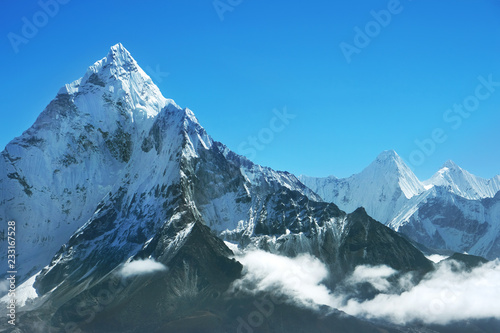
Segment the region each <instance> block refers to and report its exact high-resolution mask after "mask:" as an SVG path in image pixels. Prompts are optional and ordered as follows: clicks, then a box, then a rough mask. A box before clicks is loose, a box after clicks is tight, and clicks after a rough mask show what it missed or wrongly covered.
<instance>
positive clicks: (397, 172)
mask: <svg viewBox="0 0 500 333" xmlns="http://www.w3.org/2000/svg"><path fill="white" fill-rule="evenodd" d="M299 179H300V180H301V181H302V182H303V183H304V184H305V185H306V186H308V187H309V188H311V189H312V190H313V191H314V192H316V193H317V194H318V195H319V196H320V197H321V198H322V199H323V200H325V201H328V202H333V203H335V204H337V205H338V206H339V207H340V208H341V209H343V210H345V211H348V212H351V211H354V210H355V209H356V208H358V207H364V208H365V209H366V210H367V212H368V214H369V215H370V216H372V217H373V218H375V219H376V220H378V221H382V222H386V221H388V220H390V219H391V218H392V217H393V216H394V215H395V214H397V213H398V212H399V211H400V210H401V208H402V207H403V206H404V204H405V203H406V202H407V201H408V200H409V199H410V198H412V197H414V196H416V195H419V194H420V193H422V192H424V191H425V188H424V184H422V183H421V182H420V181H419V180H418V178H417V177H416V176H415V174H414V173H413V172H412V171H411V170H410V168H408V166H407V165H406V164H405V163H404V162H403V160H402V159H401V158H400V157H399V155H398V154H397V153H396V152H395V151H393V150H391V151H384V152H382V153H381V154H380V155H379V156H378V157H377V158H376V160H375V161H374V162H373V163H371V164H370V165H369V166H368V167H367V168H365V169H364V170H363V171H362V172H360V173H359V174H355V175H352V176H351V177H349V178H344V179H337V178H335V177H333V176H331V177H327V178H312V177H306V176H300V177H299Z"/></svg>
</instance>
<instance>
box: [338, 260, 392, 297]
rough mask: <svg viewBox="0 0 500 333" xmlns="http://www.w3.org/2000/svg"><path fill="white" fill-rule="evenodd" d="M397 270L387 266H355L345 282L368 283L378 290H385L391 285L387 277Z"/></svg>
mask: <svg viewBox="0 0 500 333" xmlns="http://www.w3.org/2000/svg"><path fill="white" fill-rule="evenodd" d="M396 273H397V271H396V270H395V269H392V268H390V267H388V266H357V267H356V269H355V270H354V272H353V273H352V275H351V276H350V277H349V278H347V280H346V283H347V284H354V285H356V284H360V283H365V282H367V283H370V284H371V285H372V286H373V287H374V288H375V289H377V290H378V291H387V290H389V288H390V287H391V284H390V283H389V281H387V278H388V277H391V276H393V275H394V274H396Z"/></svg>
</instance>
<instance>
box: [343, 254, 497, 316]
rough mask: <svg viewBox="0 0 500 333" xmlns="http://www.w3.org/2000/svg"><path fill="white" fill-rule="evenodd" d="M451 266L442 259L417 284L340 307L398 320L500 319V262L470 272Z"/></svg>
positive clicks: (352, 312) (359, 313) (354, 313)
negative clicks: (455, 269) (438, 264)
mask: <svg viewBox="0 0 500 333" xmlns="http://www.w3.org/2000/svg"><path fill="white" fill-rule="evenodd" d="M455 267H456V265H455ZM452 268H453V264H452V263H450V262H444V263H442V264H441V265H440V266H439V268H438V269H437V270H436V271H435V272H431V273H429V274H428V275H427V276H426V277H425V278H424V280H423V281H421V282H420V283H419V284H418V285H416V286H414V287H413V288H411V289H410V290H408V291H405V292H403V293H401V294H399V295H398V294H384V293H382V294H379V295H377V296H376V297H375V298H374V299H372V300H369V301H365V302H358V301H357V300H354V299H351V300H349V301H348V302H347V304H346V305H340V306H338V307H339V309H340V310H342V311H345V312H347V313H348V314H351V315H354V316H362V317H366V318H379V319H386V320H389V321H392V322H394V323H398V324H405V323H408V322H412V321H422V322H424V323H433V324H447V323H449V322H454V321H460V320H468V319H483V318H498V319H500V302H499V301H498V300H499V299H500V262H498V261H495V262H490V263H487V264H485V265H482V266H481V267H478V268H475V269H473V270H472V271H471V272H465V271H461V272H456V271H453V269H452Z"/></svg>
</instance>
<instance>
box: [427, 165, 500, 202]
mask: <svg viewBox="0 0 500 333" xmlns="http://www.w3.org/2000/svg"><path fill="white" fill-rule="evenodd" d="M424 186H425V187H426V188H430V187H432V186H443V187H446V188H447V189H448V191H450V192H451V193H454V194H456V195H458V196H460V197H462V198H465V199H470V200H477V199H484V198H492V197H494V196H495V194H496V193H498V191H500V176H495V177H493V178H491V179H484V178H481V177H477V176H474V175H473V174H471V173H469V172H468V171H467V170H464V169H462V168H460V167H459V166H458V165H456V164H455V163H454V162H453V161H447V162H446V163H445V164H444V165H443V167H442V168H441V169H440V170H439V171H438V172H437V173H436V174H435V175H434V176H432V177H431V178H430V179H429V180H426V181H424Z"/></svg>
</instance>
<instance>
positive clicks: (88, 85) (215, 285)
mask: <svg viewBox="0 0 500 333" xmlns="http://www.w3.org/2000/svg"><path fill="white" fill-rule="evenodd" d="M0 164H1V166H0V183H1V184H2V185H1V186H2V191H1V193H0V196H1V199H0V219H1V220H2V221H9V220H14V221H16V222H17V225H18V228H19V230H18V232H17V234H18V253H19V256H18V261H19V262H20V263H22V265H20V267H19V277H20V279H21V280H22V281H25V280H27V279H28V278H31V280H34V287H35V288H36V291H37V293H38V295H39V296H38V298H36V299H35V301H34V302H32V303H30V304H27V305H26V306H25V307H24V308H23V310H20V314H19V315H20V318H19V329H20V330H21V332H38V331H40V332H51V329H52V331H54V332H64V331H71V330H72V329H74V330H75V331H76V329H77V328H78V329H81V331H82V332H142V331H151V332H227V331H235V330H236V329H238V327H239V326H238V325H241V323H239V322H238V320H237V319H238V318H239V317H244V316H246V315H248V313H251V312H252V311H254V309H255V305H254V302H255V297H254V296H251V295H238V296H234V295H231V294H230V293H228V292H227V290H228V289H229V287H230V285H231V284H232V283H233V282H234V281H235V280H236V279H238V278H240V277H241V275H242V265H241V264H240V263H239V262H238V261H237V260H236V259H234V258H233V252H232V251H231V250H230V249H229V248H228V247H227V246H226V244H225V243H224V241H229V242H232V243H233V244H237V245H238V246H239V247H240V249H260V250H265V251H268V252H272V253H276V254H280V255H285V256H289V257H295V256H297V255H300V254H310V255H312V256H314V257H316V258H318V259H320V260H321V261H322V262H323V263H325V265H326V266H327V268H328V271H329V275H328V279H327V281H325V283H326V284H327V285H328V286H330V287H332V288H333V287H335V285H336V284H337V283H338V282H339V281H341V280H342V279H343V278H344V277H345V276H346V274H349V273H351V272H352V271H353V270H354V268H355V267H356V266H357V265H361V264H363V265H388V266H390V267H392V268H394V269H396V270H398V271H400V272H402V273H404V272H415V274H414V276H415V277H416V279H418V277H419V276H421V275H422V274H424V273H426V272H428V271H429V270H431V269H432V268H433V266H432V264H431V262H430V261H428V260H427V259H426V258H425V257H424V255H423V254H422V253H421V252H420V251H419V250H417V249H416V248H415V247H414V246H413V245H412V244H411V243H410V242H408V241H407V240H406V239H405V238H403V237H401V236H400V235H399V234H398V233H396V232H395V231H393V230H391V229H389V228H388V227H386V226H384V225H382V224H380V223H379V222H377V221H375V220H374V219H372V218H371V217H370V216H368V214H367V213H366V211H365V210H364V209H357V210H355V211H354V212H353V213H350V214H347V213H345V212H343V211H341V210H340V209H339V208H338V207H337V206H336V205H335V204H333V203H328V202H324V201H323V200H322V199H321V198H320V197H319V196H318V195H317V194H315V193H314V192H313V191H312V190H310V189H309V188H308V187H306V186H305V185H303V184H302V183H301V182H300V181H299V180H298V179H297V178H296V177H295V176H294V175H292V174H290V173H287V172H278V171H274V170H272V169H270V168H265V167H261V166H259V165H256V164H254V163H252V162H251V161H249V160H248V159H246V158H244V157H242V156H239V155H237V154H235V153H233V152H232V151H231V150H229V149H228V148H227V147H226V146H224V145H223V144H221V143H219V142H216V141H214V140H213V139H212V138H211V137H210V136H209V135H208V134H207V133H206V132H205V130H204V129H203V127H202V126H201V125H200V124H199V123H198V121H197V119H196V117H195V116H194V114H193V113H192V112H191V111H190V110H189V109H183V108H180V107H179V106H178V105H176V104H175V103H174V102H173V101H172V100H170V99H166V98H164V97H163V96H162V94H161V92H160V91H159V89H158V88H157V87H156V86H155V85H154V84H153V82H152V81H151V79H150V78H149V77H148V76H147V75H146V73H144V71H143V70H142V69H141V68H140V67H139V66H138V64H137V63H136V61H135V60H134V59H133V58H132V56H131V55H130V53H129V52H128V51H127V50H126V49H125V48H124V47H123V46H122V45H120V44H118V45H115V46H113V47H112V48H111V50H110V52H109V54H108V55H107V56H106V57H105V58H103V59H102V60H100V61H98V62H96V63H95V64H94V65H92V66H91V67H89V68H88V70H87V72H86V73H85V75H84V76H83V77H82V78H81V79H79V80H76V81H74V82H72V83H71V84H67V85H65V86H64V87H63V88H62V89H61V90H60V91H59V93H58V94H57V96H56V97H55V99H54V100H53V101H52V102H51V103H50V104H49V105H48V106H47V108H46V109H45V110H44V111H43V112H42V113H41V115H40V116H39V117H38V119H37V120H36V122H35V124H34V125H33V126H32V127H31V128H30V129H28V130H27V131H26V132H24V133H23V135H22V136H21V137H19V138H16V139H14V140H13V141H12V142H10V143H9V144H8V145H7V147H6V148H5V150H4V151H3V152H2V158H1V159H0ZM2 242H3V243H2V244H3V246H4V247H5V246H6V243H5V240H3V241H2ZM2 253H6V251H3V252H2ZM133 263H141V264H143V265H150V266H148V267H146V268H144V267H142V269H150V268H151V269H156V268H158V266H157V265H160V267H161V268H162V269H158V270H155V273H154V274H132V273H131V274H128V275H127V274H125V273H124V272H125V271H126V270H125V268H126V267H132V266H130V265H131V264H132V265H133ZM35 274H36V277H34V276H35ZM124 275H127V276H124ZM31 280H30V281H31ZM273 311H274V313H275V314H274V315H273V316H270V318H268V320H266V322H265V323H264V324H262V325H260V326H259V328H258V329H259V330H260V332H304V331H307V332H312V331H314V332H331V331H332V327H339V328H341V331H342V332H361V331H362V332H379V330H378V329H377V328H376V326H378V325H379V324H377V325H375V324H373V323H368V322H364V321H360V320H358V319H355V318H352V317H349V316H347V315H345V314H341V313H339V312H336V311H333V310H328V311H326V310H325V311H323V312H321V311H320V312H319V313H318V312H315V311H312V310H307V309H302V308H300V307H297V306H294V305H291V304H288V303H286V302H285V303H281V304H274V305H273ZM384 329H385V330H386V331H388V332H391V331H392V330H393V329H392V328H390V327H385V328H384ZM256 332H257V329H256Z"/></svg>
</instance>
